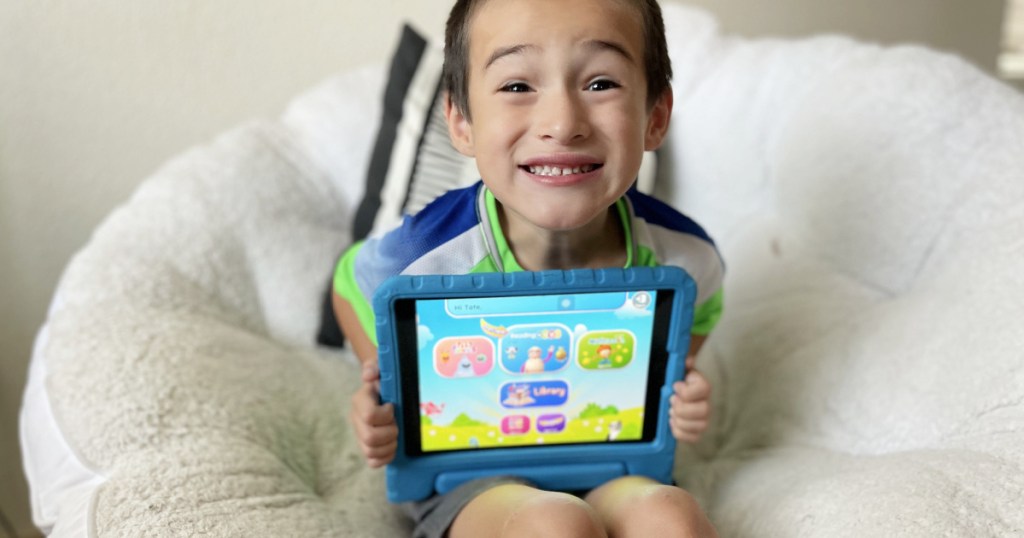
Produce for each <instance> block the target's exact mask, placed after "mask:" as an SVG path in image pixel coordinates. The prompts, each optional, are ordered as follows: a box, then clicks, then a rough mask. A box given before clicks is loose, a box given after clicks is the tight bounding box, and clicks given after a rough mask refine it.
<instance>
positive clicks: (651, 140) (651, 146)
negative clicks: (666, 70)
mask: <svg viewBox="0 0 1024 538" xmlns="http://www.w3.org/2000/svg"><path fill="white" fill-rule="evenodd" d="M670 119H672V88H671V87H668V88H665V91H663V92H661V96H660V97H658V100H657V101H655V102H654V106H653V107H652V108H651V112H650V114H648V115H647V132H646V133H644V150H645V151H654V150H656V149H658V148H659V147H661V143H662V142H664V141H665V135H666V134H668V124H669V120H670Z"/></svg>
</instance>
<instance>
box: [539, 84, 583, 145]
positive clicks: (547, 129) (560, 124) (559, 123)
mask: <svg viewBox="0 0 1024 538" xmlns="http://www.w3.org/2000/svg"><path fill="white" fill-rule="evenodd" d="M541 102H542V105H541V106H539V107H538V108H537V110H536V113H537V118H536V122H537V126H538V134H539V136H540V137H541V138H543V139H545V140H550V141H553V142H558V143H560V144H563V145H566V144H569V143H571V142H574V141H578V140H583V139H586V138H587V137H588V136H590V123H589V121H588V118H587V112H586V109H585V108H584V104H583V103H582V102H581V101H580V99H579V98H578V97H576V96H575V95H573V92H572V91H571V90H567V91H562V92H556V93H549V94H548V95H546V96H544V97H543V98H542V99H541Z"/></svg>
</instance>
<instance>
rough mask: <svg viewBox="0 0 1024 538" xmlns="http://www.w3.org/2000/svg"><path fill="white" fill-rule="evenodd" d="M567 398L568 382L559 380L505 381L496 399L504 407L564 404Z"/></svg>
mask: <svg viewBox="0 0 1024 538" xmlns="http://www.w3.org/2000/svg"><path fill="white" fill-rule="evenodd" d="M568 399H569V384H568V383H566V382H565V381H559V380H553V381H517V382H512V383H505V384H504V385H502V386H501V388H500V389H499V391H498V401H499V402H501V405H502V406H504V407H506V408H522V407H551V406H558V405H565V402H566V401H567V400H568Z"/></svg>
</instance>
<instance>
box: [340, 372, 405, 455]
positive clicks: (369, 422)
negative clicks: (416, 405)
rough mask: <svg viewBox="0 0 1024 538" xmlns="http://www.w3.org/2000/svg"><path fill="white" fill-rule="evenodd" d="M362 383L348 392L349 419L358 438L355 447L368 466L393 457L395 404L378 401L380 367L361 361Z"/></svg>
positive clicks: (396, 434)
mask: <svg viewBox="0 0 1024 538" xmlns="http://www.w3.org/2000/svg"><path fill="white" fill-rule="evenodd" d="M362 378H363V385H362V386H361V387H359V390H357V391H356V393H355V394H353V395H352V412H351V413H350V415H349V420H350V421H351V422H352V427H353V429H355V432H356V438H357V439H359V448H361V449H362V451H363V456H365V457H366V463H367V465H369V466H370V467H381V466H384V465H386V464H387V463H388V462H390V461H391V460H393V459H394V458H395V451H396V450H398V425H397V424H396V423H395V408H394V406H393V405H391V404H385V405H381V404H380V371H379V370H378V369H377V365H375V364H372V363H366V364H364V365H363V375H362Z"/></svg>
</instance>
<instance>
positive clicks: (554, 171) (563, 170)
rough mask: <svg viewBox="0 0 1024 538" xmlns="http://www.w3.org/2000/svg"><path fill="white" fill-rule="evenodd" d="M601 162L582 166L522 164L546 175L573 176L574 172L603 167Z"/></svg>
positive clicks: (529, 169) (581, 172)
mask: <svg viewBox="0 0 1024 538" xmlns="http://www.w3.org/2000/svg"><path fill="white" fill-rule="evenodd" d="M601 166H602V165H600V164H584V165H582V166H548V165H544V166H521V167H520V168H522V169H523V170H526V171H527V172H529V173H531V174H533V175H536V176H544V177H561V176H571V175H573V174H586V173H587V172H593V171H594V170H597V169H599V168H601Z"/></svg>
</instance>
